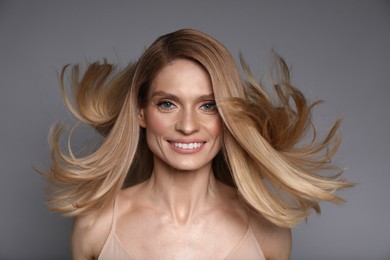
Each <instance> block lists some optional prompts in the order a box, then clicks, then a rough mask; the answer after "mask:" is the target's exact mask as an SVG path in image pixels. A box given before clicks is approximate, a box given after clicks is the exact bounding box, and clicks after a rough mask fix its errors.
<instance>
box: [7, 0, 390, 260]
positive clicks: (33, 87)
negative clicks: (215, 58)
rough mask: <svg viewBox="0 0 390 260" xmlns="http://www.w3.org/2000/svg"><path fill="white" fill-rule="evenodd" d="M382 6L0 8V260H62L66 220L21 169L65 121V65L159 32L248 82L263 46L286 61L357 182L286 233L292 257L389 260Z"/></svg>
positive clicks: (113, 54)
mask: <svg viewBox="0 0 390 260" xmlns="http://www.w3.org/2000/svg"><path fill="white" fill-rule="evenodd" d="M389 3H390V2H389V1H285V2H281V1H272V2H271V1H268V2H265V1H240V2H239V1H179V0H178V1H154V2H150V1H143V2H142V3H141V1H139V2H132V1H0V74H1V76H0V124H1V125H0V174H1V175H0V259H69V258H70V252H69V250H70V247H69V235H70V231H71V220H70V219H64V218H62V217H61V216H59V215H58V214H53V213H49V212H48V210H47V209H46V206H45V202H44V192H43V187H44V182H43V180H42V179H41V178H40V177H39V176H38V175H37V174H36V173H35V172H34V171H33V169H32V167H38V168H45V167H47V166H48V163H49V148H48V144H47V134H48V131H49V128H50V125H51V124H52V123H53V122H54V121H59V120H64V119H66V120H68V119H69V114H68V113H67V112H66V110H65V106H64V104H63V101H62V100H61V96H60V91H59V88H58V79H57V73H58V71H59V70H60V69H61V67H62V65H64V64H66V63H78V62H81V63H82V64H85V61H95V60H97V59H100V60H101V59H102V58H103V57H107V58H108V59H109V61H111V62H113V63H117V64H120V65H124V64H126V63H127V62H128V61H130V60H133V59H135V58H137V57H138V56H139V55H140V53H141V52H142V50H143V49H144V48H145V47H146V46H148V45H149V44H151V43H152V41H153V40H154V39H155V38H156V37H157V36H159V35H161V34H165V33H168V32H171V31H173V30H176V29H178V28H183V27H192V28H197V29H200V30H203V31H205V32H207V33H209V34H211V35H213V36H214V37H216V38H217V39H219V40H220V41H221V42H222V43H224V44H225V45H226V46H227V47H228V48H229V50H230V51H231V52H232V53H233V54H234V55H235V57H237V56H238V55H237V54H238V52H239V51H240V50H241V51H242V52H243V54H244V56H245V57H246V59H247V61H248V63H249V64H250V65H251V67H252V69H253V71H254V74H255V75H258V76H261V75H264V73H265V72H266V65H267V59H268V58H269V56H270V52H271V50H272V48H275V50H276V51H278V52H279V53H280V54H282V55H283V56H284V57H285V58H286V60H287V62H288V63H289V64H290V65H292V70H293V81H294V83H295V84H296V85H297V86H299V87H300V88H301V89H302V90H303V91H304V93H305V94H306V95H307V96H308V97H309V98H310V99H311V100H315V99H318V98H321V99H324V100H326V103H325V104H324V105H321V106H320V107H319V108H318V110H317V112H316V113H315V116H316V121H317V123H318V125H319V128H320V130H326V128H327V127H329V126H330V124H331V122H332V121H333V120H334V119H335V118H337V117H339V116H341V117H344V124H343V137H344V139H343V145H342V148H341V150H340V152H339V153H338V155H337V160H339V161H341V162H342V163H343V164H344V165H346V166H347V171H346V172H345V173H346V176H347V177H348V178H349V179H350V180H353V181H355V182H358V183H359V184H358V185H357V186H356V187H355V188H353V189H351V190H347V191H344V192H341V194H342V195H343V196H344V197H345V198H346V199H347V203H346V204H345V205H343V206H335V205H330V204H326V203H325V204H322V205H323V213H322V215H320V216H316V215H313V216H312V217H311V218H309V220H308V223H303V224H301V225H299V226H298V227H297V228H296V229H295V230H294V232H293V239H294V240H293V253H292V259H390V207H389V206H390V202H389V199H390V189H389V188H388V186H389V184H390V175H389V166H390V165H389V161H390V156H389V155H390V153H389V147H390V138H389V133H390V122H389V113H390V105H389V94H390V91H389V84H390V83H389V82H390V80H389V75H390V67H389V62H390V51H389V47H390V4H389Z"/></svg>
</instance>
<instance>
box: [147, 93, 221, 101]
mask: <svg viewBox="0 0 390 260" xmlns="http://www.w3.org/2000/svg"><path fill="white" fill-rule="evenodd" d="M154 97H164V98H168V99H172V100H175V101H178V100H179V97H178V96H176V95H174V94H171V93H168V92H165V91H156V92H153V93H152V96H151V98H154ZM197 100H214V94H208V95H202V96H200V97H198V98H197Z"/></svg>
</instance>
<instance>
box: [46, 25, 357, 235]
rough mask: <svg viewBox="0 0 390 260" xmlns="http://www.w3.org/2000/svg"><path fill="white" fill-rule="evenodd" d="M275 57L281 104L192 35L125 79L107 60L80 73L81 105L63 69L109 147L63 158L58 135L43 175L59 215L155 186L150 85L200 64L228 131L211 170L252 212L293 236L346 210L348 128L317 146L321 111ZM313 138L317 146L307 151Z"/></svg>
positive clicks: (73, 105)
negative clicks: (338, 162)
mask: <svg viewBox="0 0 390 260" xmlns="http://www.w3.org/2000/svg"><path fill="white" fill-rule="evenodd" d="M274 56H275V61H276V62H275V65H276V66H275V68H274V71H276V72H277V74H278V75H279V77H278V79H275V82H276V83H274V84H273V85H274V90H275V93H276V98H275V100H273V99H272V98H270V96H269V95H268V94H267V92H266V91H265V88H263V86H262V85H261V84H260V83H259V82H257V81H255V80H254V78H253V76H252V74H251V72H250V69H249V67H248V66H247V65H246V63H245V61H244V59H243V58H242V57H240V58H241V60H240V61H241V65H242V67H243V71H244V76H245V77H241V76H240V74H239V72H238V69H237V66H236V63H235V61H234V59H233V57H232V56H231V54H230V53H229V51H228V50H227V49H226V48H225V47H224V46H223V45H222V44H221V43H219V42H218V41H217V40H215V39H214V38H212V37H210V36H209V35H207V34H205V33H203V32H200V31H197V30H193V29H182V30H178V31H175V32H173V33H169V34H166V35H163V36H161V37H159V38H158V39H157V40H156V41H155V42H154V43H153V44H152V45H151V46H150V47H149V48H147V49H146V50H145V52H144V53H143V54H142V56H141V57H140V58H139V60H138V61H137V62H135V63H131V64H130V65H129V66H128V67H127V68H125V69H123V70H119V71H118V70H117V69H116V68H115V66H113V65H111V64H109V63H107V62H106V61H104V62H103V63H99V62H96V63H92V64H90V65H89V66H88V68H87V69H86V71H85V72H84V73H83V75H82V76H80V72H79V71H80V69H79V66H78V65H75V66H73V67H72V71H71V86H72V93H73V101H72V100H70V99H69V98H68V97H67V95H66V93H65V84H64V78H65V75H66V71H67V69H68V66H65V67H64V68H63V70H62V72H61V75H60V82H61V89H62V91H63V96H64V99H65V102H66V104H67V106H68V108H69V110H70V111H71V112H72V113H73V114H74V115H75V116H76V117H77V118H78V119H79V120H81V121H82V122H85V123H87V124H89V125H91V126H93V127H94V128H95V129H96V130H97V131H98V132H99V133H101V134H102V136H103V137H104V140H103V142H102V143H101V145H100V146H99V147H98V148H97V149H96V150H95V151H94V152H92V153H90V154H88V155H86V156H82V157H77V156H75V155H74V154H73V153H72V150H71V149H70V145H69V151H68V153H66V154H65V153H64V152H62V151H61V149H60V145H59V141H60V137H61V134H62V133H63V127H61V126H59V125H56V126H55V127H53V129H52V133H51V144H52V164H51V167H50V170H49V171H48V173H47V174H45V176H46V177H47V179H48V180H49V182H50V184H51V185H50V195H49V205H50V207H51V209H52V210H54V211H59V212H63V213H65V215H68V216H76V215H80V214H83V213H87V212H91V211H94V210H99V209H101V208H102V207H103V206H104V205H105V204H107V203H109V202H110V201H111V200H112V199H113V197H114V196H115V194H116V193H117V192H118V191H119V190H120V189H121V188H124V187H128V186H131V185H134V184H136V183H139V182H141V181H143V180H146V179H147V178H149V177H150V175H151V172H152V169H153V163H152V162H153V159H152V153H151V151H150V150H149V148H148V147H147V144H146V139H145V133H144V129H141V128H140V126H139V124H138V120H137V118H138V113H139V110H140V108H142V107H143V106H145V104H146V102H147V100H146V97H147V92H148V88H149V86H150V84H151V82H152V80H153V79H154V78H155V77H156V75H157V73H158V72H159V71H160V70H161V69H162V68H163V67H164V66H165V65H167V64H168V63H170V62H172V61H173V60H175V59H188V60H191V61H194V62H196V63H198V64H200V65H201V66H202V67H203V68H204V69H205V70H206V71H207V72H208V74H209V75H210V79H211V83H212V88H213V92H214V96H215V101H216V104H217V107H218V111H219V114H220V116H221V118H222V121H223V125H224V130H223V145H222V149H221V151H220V153H219V154H218V155H217V156H216V158H214V160H213V171H214V174H215V176H216V177H217V178H218V179H219V180H220V181H222V182H224V183H226V184H228V185H230V186H233V187H235V188H236V189H237V191H238V194H239V196H240V197H241V198H242V200H243V201H244V203H245V204H246V205H247V206H248V207H249V208H251V209H252V210H254V211H255V212H257V213H258V214H261V215H263V216H264V217H265V218H267V219H268V220H269V221H271V222H273V223H274V224H276V225H278V226H282V227H292V226H294V225H295V224H297V223H299V222H300V221H302V220H303V219H305V218H306V217H307V216H308V215H309V213H310V209H314V210H315V211H317V212H320V206H319V202H320V201H330V202H335V203H339V202H342V201H343V200H342V199H341V198H340V197H338V196H337V195H336V194H335V191H337V190H339V189H341V188H346V187H349V186H351V184H350V183H349V182H347V181H345V180H344V179H343V178H342V176H341V173H342V171H341V169H339V168H337V167H336V166H334V165H333V164H332V163H331V158H332V156H333V155H334V154H335V152H336V151H337V149H338V147H339V144H340V139H339V138H338V129H339V126H340V121H339V120H338V121H336V123H335V124H334V125H333V126H332V127H331V129H330V131H329V133H328V134H327V135H326V136H325V137H324V138H323V140H318V138H317V135H316V131H315V127H314V125H313V123H312V120H311V112H312V110H313V107H314V106H316V105H317V104H318V102H315V103H313V104H309V103H308V102H307V100H306V98H305V97H304V95H303V94H302V93H301V92H300V91H299V90H298V89H296V88H295V87H294V86H293V85H292V84H291V80H290V72H289V69H288V66H287V65H286V63H285V62H284V60H283V59H282V58H281V57H279V56H277V55H276V54H275V55H274ZM243 78H245V79H243ZM310 132H311V134H310ZM309 135H310V136H311V140H310V141H309V142H306V143H305V142H303V139H304V138H306V137H307V136H309Z"/></svg>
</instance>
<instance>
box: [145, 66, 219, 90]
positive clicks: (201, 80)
mask: <svg viewBox="0 0 390 260" xmlns="http://www.w3.org/2000/svg"><path fill="white" fill-rule="evenodd" d="M150 87H151V88H150V92H154V91H168V92H174V93H176V92H181V91H188V92H199V91H200V92H207V94H212V93H213V90H212V85H211V80H210V76H209V74H208V72H207V71H206V70H205V69H204V68H203V67H202V66H201V65H200V64H198V63H196V62H194V61H191V60H186V59H176V60H173V61H172V62H170V63H168V64H167V65H166V66H164V67H163V68H162V69H161V70H160V71H159V72H158V73H157V75H156V77H155V78H154V79H153V81H152V84H151V86H150ZM203 94H204V93H203Z"/></svg>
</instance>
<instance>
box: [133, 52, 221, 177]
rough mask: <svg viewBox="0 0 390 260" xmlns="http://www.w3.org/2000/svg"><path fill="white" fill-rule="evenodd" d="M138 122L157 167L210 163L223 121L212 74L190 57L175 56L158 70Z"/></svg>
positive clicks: (183, 167) (186, 167) (182, 167)
mask: <svg viewBox="0 0 390 260" xmlns="http://www.w3.org/2000/svg"><path fill="white" fill-rule="evenodd" d="M139 122H140V125H141V127H144V128H146V140H147V143H148V146H149V148H150V150H151V151H152V152H153V154H154V164H155V167H158V165H159V164H160V165H164V166H168V167H172V168H175V169H177V170H185V171H188V170H190V171H192V170H199V169H202V168H205V167H211V162H212V160H213V158H214V157H215V156H216V155H217V153H218V152H219V151H220V149H221V131H222V125H221V124H222V123H221V118H220V116H219V114H218V110H217V108H216V104H215V100H214V95H213V90H212V87H211V82H210V78H209V75H208V73H207V72H206V71H205V70H204V69H203V68H202V67H201V66H200V65H198V64H196V63H194V62H192V61H189V60H184V59H177V60H174V61H173V62H171V63H169V64H168V65H166V66H165V67H164V68H163V69H162V70H161V71H160V72H159V73H158V74H157V76H156V77H155V78H154V80H153V81H152V84H151V86H150V89H149V92H148V96H147V104H146V106H145V107H144V108H142V109H141V111H140V115H139Z"/></svg>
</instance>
